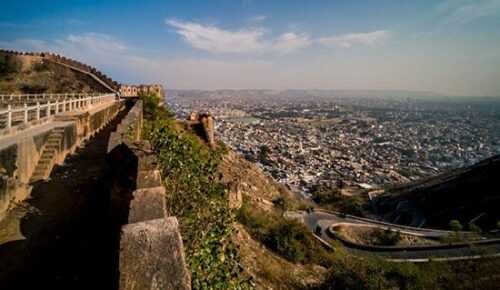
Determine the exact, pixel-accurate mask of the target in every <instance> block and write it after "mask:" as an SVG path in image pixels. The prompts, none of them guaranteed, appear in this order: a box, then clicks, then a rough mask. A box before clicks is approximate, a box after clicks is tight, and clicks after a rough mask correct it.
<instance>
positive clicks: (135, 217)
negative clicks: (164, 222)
mask: <svg viewBox="0 0 500 290" xmlns="http://www.w3.org/2000/svg"><path fill="white" fill-rule="evenodd" d="M132 196H133V199H132V200H131V201H130V211H129V215H128V223H129V224H131V223H137V222H142V221H146V220H152V219H159V218H164V217H166V216H167V215H166V210H165V188H164V187H163V186H159V187H153V188H144V189H138V190H136V191H134V192H133V193H132Z"/></svg>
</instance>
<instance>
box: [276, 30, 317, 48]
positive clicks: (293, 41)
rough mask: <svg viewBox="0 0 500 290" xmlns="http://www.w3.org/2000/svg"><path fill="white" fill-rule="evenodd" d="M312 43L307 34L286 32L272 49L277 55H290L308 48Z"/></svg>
mask: <svg viewBox="0 0 500 290" xmlns="http://www.w3.org/2000/svg"><path fill="white" fill-rule="evenodd" d="M311 43H312V41H311V40H310V39H309V36H308V35H307V34H296V33H293V32H287V33H284V34H282V35H281V36H280V37H278V39H276V41H275V42H274V44H273V46H272V49H273V50H274V51H276V52H278V53H290V52H293V51H296V50H300V49H303V48H306V47H308V46H310V45H311Z"/></svg>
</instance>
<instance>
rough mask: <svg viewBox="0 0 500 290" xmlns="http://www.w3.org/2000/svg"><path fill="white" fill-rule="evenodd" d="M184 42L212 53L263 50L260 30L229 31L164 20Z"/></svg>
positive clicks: (262, 33)
mask: <svg viewBox="0 0 500 290" xmlns="http://www.w3.org/2000/svg"><path fill="white" fill-rule="evenodd" d="M166 24H168V25H170V26H172V27H174V28H175V29H176V32H177V33H178V34H179V35H181V36H182V37H183V38H184V40H185V41H186V42H187V43H189V44H190V45H191V46H193V47H194V48H197V49H201V50H206V51H209V52H214V53H221V52H229V53H242V52H253V51H260V50H262V49H263V48H264V44H263V40H262V38H263V36H264V31H263V30H262V29H258V28H255V29H246V30H239V31H230V30H224V29H220V28H218V27H215V26H210V25H201V24H198V23H194V22H182V21H177V20H172V19H169V20H166Z"/></svg>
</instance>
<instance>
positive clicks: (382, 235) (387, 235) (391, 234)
mask: <svg viewBox="0 0 500 290" xmlns="http://www.w3.org/2000/svg"><path fill="white" fill-rule="evenodd" d="M375 238H376V239H377V241H376V242H377V244H378V245H384V246H394V245H397V244H398V243H399V242H400V241H401V233H400V232H399V231H391V230H390V229H385V230H383V231H376V232H375Z"/></svg>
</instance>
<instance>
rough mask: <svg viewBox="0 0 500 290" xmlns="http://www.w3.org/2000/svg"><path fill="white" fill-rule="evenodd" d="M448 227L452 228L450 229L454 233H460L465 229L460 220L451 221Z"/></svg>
mask: <svg viewBox="0 0 500 290" xmlns="http://www.w3.org/2000/svg"><path fill="white" fill-rule="evenodd" d="M448 225H449V226H450V229H451V230H452V231H454V232H459V231H461V230H462V229H463V228H464V227H463V226H462V224H461V223H460V222H459V221H458V220H451V221H450V223H449V224H448Z"/></svg>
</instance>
